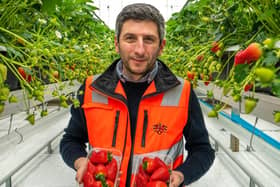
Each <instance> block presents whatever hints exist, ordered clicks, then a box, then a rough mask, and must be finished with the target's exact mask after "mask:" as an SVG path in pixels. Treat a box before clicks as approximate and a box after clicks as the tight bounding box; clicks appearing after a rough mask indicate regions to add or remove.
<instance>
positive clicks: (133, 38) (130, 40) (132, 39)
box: [124, 35, 136, 43]
mask: <svg viewBox="0 0 280 187" xmlns="http://www.w3.org/2000/svg"><path fill="white" fill-rule="evenodd" d="M124 40H125V41H126V42H128V43H132V42H134V41H135V40H136V38H135V37H134V36H131V35H128V36H126V37H125V38H124Z"/></svg>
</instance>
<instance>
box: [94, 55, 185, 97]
mask: <svg viewBox="0 0 280 187" xmlns="http://www.w3.org/2000/svg"><path fill="white" fill-rule="evenodd" d="M119 61H120V59H117V60H115V61H114V62H113V63H112V64H111V65H110V66H109V67H108V68H107V69H106V70H105V71H104V73H103V74H101V75H100V76H99V77H98V78H97V79H96V80H95V81H94V82H93V83H92V85H91V86H92V87H94V88H95V89H97V90H99V91H101V92H104V93H106V94H109V95H115V94H116V93H115V88H116V86H117V84H118V82H119V81H120V78H119V76H118V73H117V68H116V66H117V64H118V62H119ZM157 62H158V63H157V64H158V72H157V74H156V75H155V77H154V79H153V81H154V84H155V88H156V93H160V92H163V91H166V90H169V89H171V88H173V87H175V86H177V85H178V84H180V82H179V80H178V79H177V77H176V76H175V75H174V74H173V73H172V72H171V71H170V69H169V68H168V67H167V66H166V65H165V64H164V63H163V62H162V61H161V60H157Z"/></svg>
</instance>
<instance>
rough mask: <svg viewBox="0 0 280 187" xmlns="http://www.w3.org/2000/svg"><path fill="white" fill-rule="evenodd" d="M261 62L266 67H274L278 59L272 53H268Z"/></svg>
mask: <svg viewBox="0 0 280 187" xmlns="http://www.w3.org/2000/svg"><path fill="white" fill-rule="evenodd" d="M263 62H264V63H265V65H267V66H275V65H276V63H277V62H278V58H277V56H276V55H275V53H274V52H272V51H269V52H267V53H266V54H265V58H264V60H263Z"/></svg>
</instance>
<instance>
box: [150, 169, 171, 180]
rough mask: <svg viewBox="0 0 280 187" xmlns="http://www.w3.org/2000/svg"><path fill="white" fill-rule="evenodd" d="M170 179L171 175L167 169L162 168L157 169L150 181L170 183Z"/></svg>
mask: <svg viewBox="0 0 280 187" xmlns="http://www.w3.org/2000/svg"><path fill="white" fill-rule="evenodd" d="M169 179H170V173H169V169H168V168H167V167H160V168H158V169H156V170H155V171H154V172H153V174H152V175H151V178H150V180H152V181H156V180H161V181H165V182H166V181H168V180H169Z"/></svg>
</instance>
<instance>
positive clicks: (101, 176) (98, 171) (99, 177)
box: [94, 164, 107, 182]
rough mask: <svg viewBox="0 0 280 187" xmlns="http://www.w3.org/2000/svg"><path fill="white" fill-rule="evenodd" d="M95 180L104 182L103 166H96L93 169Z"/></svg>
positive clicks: (104, 168) (104, 171)
mask: <svg viewBox="0 0 280 187" xmlns="http://www.w3.org/2000/svg"><path fill="white" fill-rule="evenodd" d="M95 169H96V170H95V176H94V177H95V179H97V180H100V181H102V182H105V179H106V177H107V169H106V167H105V166H104V165H103V164H98V165H96V167H95Z"/></svg>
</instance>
